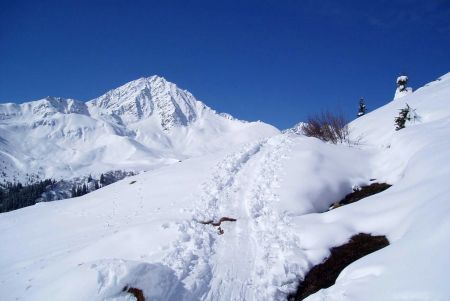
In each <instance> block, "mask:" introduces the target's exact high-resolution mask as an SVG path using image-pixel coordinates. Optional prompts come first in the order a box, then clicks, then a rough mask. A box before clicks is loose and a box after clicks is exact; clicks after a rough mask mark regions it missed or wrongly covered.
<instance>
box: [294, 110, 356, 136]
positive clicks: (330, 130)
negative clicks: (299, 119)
mask: <svg viewBox="0 0 450 301" xmlns="http://www.w3.org/2000/svg"><path fill="white" fill-rule="evenodd" d="M301 130H302V133H303V134H304V135H305V136H308V137H315V138H319V139H320V140H322V141H325V142H331V143H334V144H337V143H344V142H350V141H349V129H348V125H347V121H346V119H345V117H344V115H343V114H342V113H337V114H335V113H331V112H330V111H324V112H322V113H320V114H316V115H313V116H310V117H308V121H307V122H306V123H305V124H303V125H302V127H301Z"/></svg>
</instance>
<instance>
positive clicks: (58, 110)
mask: <svg viewBox="0 0 450 301" xmlns="http://www.w3.org/2000/svg"><path fill="white" fill-rule="evenodd" d="M277 132H278V130H276V129H275V128H274V127H272V126H270V125H267V124H264V123H262V122H253V123H252V122H250V123H248V124H247V123H246V122H243V121H240V120H237V119H234V118H233V117H231V115H229V114H219V113H217V112H216V111H214V110H213V109H211V108H209V107H208V106H207V105H205V104H204V103H203V102H201V101H199V100H197V99H196V98H195V97H194V96H193V95H192V94H191V93H190V92H189V91H187V90H183V89H180V88H179V87H177V85H176V84H174V83H171V82H169V81H167V80H166V79H164V78H163V77H160V76H156V75H154V76H150V77H142V78H139V79H136V80H134V81H131V82H128V83H125V84H123V85H121V86H120V87H117V88H115V89H112V90H109V91H108V92H106V93H105V94H103V95H101V96H99V97H97V98H94V99H92V100H89V101H87V102H83V101H79V100H75V99H72V98H62V97H51V96H48V97H45V98H43V99H39V100H35V101H31V102H25V103H22V104H15V103H7V104H0V137H2V141H3V143H2V144H0V167H1V169H2V170H3V171H4V173H5V174H6V175H5V176H4V178H3V180H4V181H16V180H17V181H19V180H20V179H23V174H25V173H32V174H37V175H39V176H40V177H76V176H83V175H87V174H89V173H100V172H105V171H109V170H115V169H117V166H119V168H123V169H126V170H133V171H136V170H146V169H148V168H154V167H155V166H160V165H161V164H162V165H164V164H169V163H170V162H177V161H179V160H184V159H186V158H189V157H192V156H198V155H201V154H204V153H206V152H209V151H219V150H221V149H223V148H225V147H226V146H227V145H230V146H231V147H232V146H233V145H237V144H240V143H245V142H249V141H252V140H253V139H255V138H261V137H263V136H267V135H272V134H275V133H277ZM233 136H236V137H238V138H239V137H240V138H239V139H233ZM97 165H99V166H97ZM116 165H117V166H116Z"/></svg>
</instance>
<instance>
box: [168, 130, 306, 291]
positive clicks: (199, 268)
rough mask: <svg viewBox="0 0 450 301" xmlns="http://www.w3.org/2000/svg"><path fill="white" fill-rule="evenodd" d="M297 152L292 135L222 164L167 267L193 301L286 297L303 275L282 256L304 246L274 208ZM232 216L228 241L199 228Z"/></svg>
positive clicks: (183, 229)
mask: <svg viewBox="0 0 450 301" xmlns="http://www.w3.org/2000/svg"><path fill="white" fill-rule="evenodd" d="M291 144H292V139H291V138H289V136H288V135H280V136H277V137H274V138H271V139H266V140H263V141H260V142H258V143H255V144H252V145H249V146H246V147H244V148H243V149H242V150H241V151H239V152H237V153H235V154H232V155H229V156H227V157H226V158H225V159H224V160H223V161H221V162H220V163H219V164H218V165H217V168H216V170H215V171H214V172H213V176H212V178H211V180H210V181H208V182H207V183H205V184H203V186H202V192H201V193H200V196H199V197H197V198H198V201H197V206H196V209H195V211H194V212H193V221H188V222H186V223H183V224H181V225H180V226H179V230H180V233H181V235H180V239H179V241H178V242H177V243H176V245H175V246H174V250H173V252H172V253H171V254H170V255H169V256H168V257H166V260H165V261H166V264H168V265H169V266H170V267H171V268H173V269H174V270H175V271H177V274H178V277H179V278H180V280H181V281H183V282H184V283H185V285H186V287H187V288H188V290H189V291H190V292H191V293H192V295H190V296H189V297H187V298H186V299H191V298H192V299H200V300H273V299H274V298H276V299H279V298H282V297H285V292H282V291H279V288H280V287H284V286H285V287H286V288H287V287H288V286H289V284H290V283H292V282H293V280H295V277H296V276H297V275H296V274H295V273H292V271H293V268H292V267H291V266H289V265H287V264H286V263H285V261H284V256H283V254H282V253H283V252H286V251H290V250H291V249H292V248H297V247H298V246H297V244H296V239H295V237H293V235H291V234H290V233H289V231H288V230H287V229H288V227H287V219H286V217H285V216H283V214H281V213H278V212H277V211H276V210H275V209H274V207H272V206H273V205H271V203H272V202H276V201H277V195H276V194H275V192H274V189H275V188H276V187H277V185H278V175H277V174H278V172H279V169H280V164H281V162H282V161H283V159H285V158H286V156H287V155H288V153H289V151H290V145H291ZM224 216H227V217H232V218H236V219H237V221H236V222H228V223H226V222H224V223H222V225H221V227H222V228H223V230H224V234H223V235H220V236H219V235H218V233H217V230H216V229H215V228H214V227H212V226H211V225H202V224H200V223H198V222H197V221H202V220H203V221H204V220H210V219H213V220H215V221H217V220H219V219H220V218H221V217H224ZM274 275H275V276H274ZM294 282H295V281H294ZM289 288H291V287H289Z"/></svg>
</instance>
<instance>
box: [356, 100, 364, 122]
mask: <svg viewBox="0 0 450 301" xmlns="http://www.w3.org/2000/svg"><path fill="white" fill-rule="evenodd" d="M364 114H366V104H365V103H364V98H361V99H360V100H359V110H358V114H357V116H358V117H361V116H363V115H364Z"/></svg>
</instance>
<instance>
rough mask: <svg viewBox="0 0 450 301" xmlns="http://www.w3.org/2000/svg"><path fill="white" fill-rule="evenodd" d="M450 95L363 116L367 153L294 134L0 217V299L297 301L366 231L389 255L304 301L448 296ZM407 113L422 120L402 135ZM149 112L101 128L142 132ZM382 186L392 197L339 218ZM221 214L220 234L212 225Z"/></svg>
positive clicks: (350, 270)
mask: <svg viewBox="0 0 450 301" xmlns="http://www.w3.org/2000/svg"><path fill="white" fill-rule="evenodd" d="M449 97H450V73H449V74H447V75H445V76H443V77H441V78H440V79H439V80H437V81H434V82H432V83H430V84H428V85H427V86H425V87H422V88H420V89H417V90H416V91H414V92H413V93H411V94H408V95H405V96H404V97H402V98H400V99H396V100H393V101H391V102H389V103H387V104H386V105H385V106H383V107H381V108H379V109H377V110H375V111H373V112H371V113H369V114H366V115H364V116H362V117H360V118H358V119H356V120H355V121H353V122H352V123H351V124H350V128H351V136H352V137H351V138H352V139H354V140H358V141H359V143H358V144H357V145H342V144H341V145H333V144H327V143H324V142H322V141H320V140H318V139H316V138H310V137H304V136H302V135H298V134H296V133H293V132H290V131H287V132H285V133H282V134H278V135H272V136H270V137H264V138H261V139H257V140H254V141H252V142H248V143H246V144H244V145H240V146H239V145H235V146H234V147H233V148H231V149H222V150H220V151H217V152H213V153H209V154H207V155H202V156H197V157H193V158H189V159H186V160H184V161H182V162H180V163H177V164H171V165H167V166H164V167H162V168H159V169H156V170H150V171H148V172H145V173H141V174H139V175H136V176H133V177H131V178H127V179H125V180H122V181H119V182H117V183H114V184H112V185H109V186H107V187H104V188H102V189H99V190H96V191H94V192H92V193H90V194H87V195H84V196H82V197H79V198H73V199H67V200H62V201H57V202H47V203H39V204H36V205H35V206H31V207H26V208H23V209H19V210H15V211H12V212H8V213H3V214H0V237H1V242H2V243H1V244H0V254H1V256H0V295H1V298H2V299H5V300H69V301H70V300H77V301H79V300H116V301H118V300H133V298H134V297H133V296H132V295H131V294H130V293H128V292H127V288H129V287H133V288H137V289H140V290H141V291H142V292H143V295H144V297H145V299H146V300H189V301H191V300H226V301H228V300H286V297H287V295H288V294H289V293H290V292H292V291H295V289H296V287H297V284H298V283H299V282H300V281H302V279H303V278H304V277H305V275H306V274H307V273H308V271H309V270H311V268H312V267H313V266H315V265H317V264H319V263H321V262H322V261H323V260H324V259H325V258H326V257H327V256H329V254H330V248H332V247H335V246H340V245H342V244H344V243H346V242H347V241H348V240H349V239H350V237H352V236H353V235H355V234H357V233H370V234H372V235H385V236H386V237H387V238H388V240H389V242H390V245H389V246H387V247H385V248H383V249H381V250H379V251H376V252H374V253H372V254H370V255H368V256H365V257H362V258H361V259H359V260H357V261H355V262H353V263H352V264H350V265H349V266H347V268H345V269H344V270H343V271H342V272H341V273H340V275H339V277H338V278H337V280H336V283H335V284H334V285H332V286H331V287H329V288H326V289H323V290H320V291H318V292H317V293H315V294H313V295H311V296H309V297H308V298H307V299H305V300H308V301H360V300H365V301H379V300H386V301H405V300H415V301H430V300H433V301H446V300H449V299H450V286H449V285H448V270H449V268H450V259H449V258H450V257H449V254H450V239H449V233H450V222H449V221H450V199H449V196H450V187H449V185H448V179H449V178H450V164H448V162H450V152H449V149H450V139H449V137H450V102H449ZM406 103H408V104H409V105H410V107H411V108H413V109H415V110H416V113H417V114H418V115H419V116H420V117H421V118H420V119H417V120H415V121H411V122H408V123H407V125H406V128H404V129H401V130H399V131H396V130H395V124H394V118H395V117H396V116H398V113H399V110H400V109H402V108H404V107H405V105H406ZM92 105H93V103H90V104H88V105H87V107H88V112H90V113H89V114H92V113H91V112H92V109H89V107H90V106H92ZM66 107H67V108H68V106H62V107H61V108H64V110H66V109H65V108H66ZM106 107H107V105H105V107H102V110H109V109H111V107H108V108H106ZM115 108H116V107H115ZM13 110H14V109H13V108H12V107H11V108H10V111H11V112H13ZM111 110H115V109H111ZM23 111H24V109H21V110H20V112H23ZM99 111H100V109H99ZM111 112H112V111H110V113H108V114H109V115H107V116H113V115H111ZM118 112H119V113H120V109H119V111H118ZM136 112H139V110H136ZM119 113H117V114H119ZM56 114H59V113H56ZM98 114H101V113H100V112H99V113H98ZM114 114H115V113H114ZM142 114H143V115H139V114H138V115H139V116H144V113H142ZM145 114H148V112H147V113H145ZM208 114H209V113H208ZM78 115H79V116H87V115H83V114H78ZM78 115H77V116H78ZM138 115H132V116H127V117H126V118H125V117H124V119H123V120H122V117H121V116H117V117H111V118H116V119H117V120H115V121H110V122H108V123H105V125H106V124H107V125H108V126H110V127H111V128H113V129H115V130H118V129H124V130H125V129H126V130H130V131H135V130H136V128H133V127H130V128H129V127H128V126H129V124H131V125H134V124H138V123H140V122H145V120H144V121H139V118H137V117H136V116H138ZM79 116H78V117H79ZM196 118H197V120H196V121H193V123H192V124H191V126H192V125H193V124H195V123H196V122H199V121H201V120H202V117H196ZM211 118H217V119H219V118H220V117H219V116H217V115H213V117H211ZM95 120H97V119H95ZM204 120H208V119H206V118H205V119H204ZM214 120H215V119H214ZM219 120H221V119H219ZM158 121H160V119H159V117H158ZM99 122H104V121H99ZM177 122H178V121H177ZM180 122H181V121H180ZM214 124H215V123H214ZM232 124H235V123H232ZM125 125H127V126H126V127H125ZM246 125H248V124H246ZM116 126H117V128H115V127H116ZM158 126H160V130H161V133H164V131H166V130H165V129H164V128H162V127H161V125H160V124H159V125H158ZM236 126H237V127H238V128H239V129H242V125H241V123H236ZM174 128H175V127H174ZM105 132H106V130H105ZM84 133H86V132H84ZM236 133H237V132H236ZM84 135H86V134H84ZM115 135H117V136H118V137H120V135H118V134H115ZM141 135H143V134H142V133H141ZM136 136H139V135H138V134H136ZM230 141H232V140H231V139H230ZM374 179H376V180H375V181H377V182H388V183H389V184H392V187H390V188H389V189H387V190H385V191H383V192H381V193H378V194H375V195H372V196H370V197H367V198H365V199H362V200H360V201H358V202H355V203H352V204H348V205H344V206H341V207H338V208H336V209H333V210H330V211H328V208H329V205H330V204H332V203H334V202H336V201H339V200H340V199H342V197H344V196H345V195H346V194H347V193H349V192H351V191H352V187H353V186H354V185H364V184H369V183H371V182H372V181H374ZM222 217H228V218H232V219H235V221H229V222H223V223H222V224H221V230H222V232H218V229H217V227H213V226H212V225H210V224H205V223H204V222H205V221H209V220H212V221H216V222H217V221H219V220H220V219H221V218H222Z"/></svg>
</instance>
